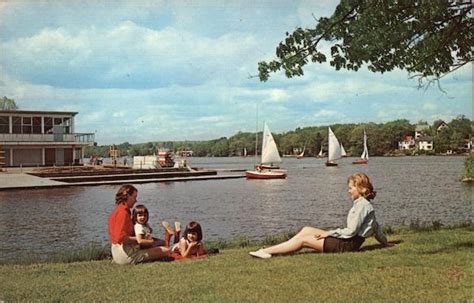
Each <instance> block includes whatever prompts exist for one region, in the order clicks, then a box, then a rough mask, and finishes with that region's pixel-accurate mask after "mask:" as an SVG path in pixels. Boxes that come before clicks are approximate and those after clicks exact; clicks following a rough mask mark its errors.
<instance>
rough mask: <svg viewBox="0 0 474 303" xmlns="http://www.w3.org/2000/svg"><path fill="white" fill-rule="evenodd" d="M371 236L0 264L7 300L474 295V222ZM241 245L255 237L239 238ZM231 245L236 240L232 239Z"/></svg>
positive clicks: (439, 298) (0, 286)
mask: <svg viewBox="0 0 474 303" xmlns="http://www.w3.org/2000/svg"><path fill="white" fill-rule="evenodd" d="M389 240H390V241H394V242H396V243H397V244H396V245H395V246H393V247H389V248H381V247H380V246H379V245H378V244H376V242H375V240H373V239H369V240H367V241H366V242H365V243H364V245H363V250H362V251H361V252H357V253H345V254H318V253H312V252H310V251H302V252H300V253H299V254H296V255H292V256H279V257H274V258H271V259H269V260H259V259H255V258H252V257H250V256H249V255H248V254H247V253H248V251H249V250H251V249H255V248H257V247H255V246H250V247H248V246H247V247H245V248H228V249H223V250H221V253H220V254H218V255H216V256H211V257H208V258H206V259H201V260H194V261H189V260H187V261H179V262H155V263H148V264H141V265H136V266H118V265H114V264H112V263H111V261H110V260H100V261H84V262H73V263H35V264H28V265H24V264H3V265H0V301H5V302H11V301H151V302H157V301H161V302H183V301H193V302H208V301H210V302H317V301H337V302H341V301H344V302H347V301H397V302H398V301H405V302H407V301H410V302H412V301H425V302H434V301H435V302H447V301H449V302H453V301H472V300H473V299H474V296H473V282H472V281H473V266H472V264H473V263H472V261H473V255H472V246H473V237H472V227H470V226H467V227H457V228H441V229H438V230H428V231H414V230H412V229H402V230H401V231H400V232H396V233H394V234H391V235H390V236H389ZM239 241H240V242H239V243H244V244H243V245H246V244H245V243H247V244H249V243H250V244H252V243H251V241H250V242H249V241H248V240H245V239H240V240H239ZM228 245H230V244H228Z"/></svg>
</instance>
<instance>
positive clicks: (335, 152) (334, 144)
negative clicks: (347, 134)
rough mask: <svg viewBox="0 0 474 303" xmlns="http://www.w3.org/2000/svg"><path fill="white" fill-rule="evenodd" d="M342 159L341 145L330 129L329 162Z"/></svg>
mask: <svg viewBox="0 0 474 303" xmlns="http://www.w3.org/2000/svg"><path fill="white" fill-rule="evenodd" d="M339 158H341V144H339V141H338V140H337V138H336V135H334V133H333V132H332V129H331V128H330V127H329V134H328V162H330V161H334V160H336V159H339Z"/></svg>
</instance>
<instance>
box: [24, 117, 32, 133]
mask: <svg viewBox="0 0 474 303" xmlns="http://www.w3.org/2000/svg"><path fill="white" fill-rule="evenodd" d="M32 129H33V127H32V124H31V117H23V127H22V133H23V134H31V132H32Z"/></svg>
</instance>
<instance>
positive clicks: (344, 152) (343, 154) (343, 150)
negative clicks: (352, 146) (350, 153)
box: [341, 143, 347, 157]
mask: <svg viewBox="0 0 474 303" xmlns="http://www.w3.org/2000/svg"><path fill="white" fill-rule="evenodd" d="M345 156H347V154H346V150H345V149H344V146H342V143H341V157H345Z"/></svg>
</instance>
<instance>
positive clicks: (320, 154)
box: [318, 145, 324, 158]
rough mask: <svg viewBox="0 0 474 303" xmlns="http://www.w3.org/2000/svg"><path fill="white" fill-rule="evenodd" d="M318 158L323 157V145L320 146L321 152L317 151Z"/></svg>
mask: <svg viewBox="0 0 474 303" xmlns="http://www.w3.org/2000/svg"><path fill="white" fill-rule="evenodd" d="M318 157H320V158H322V157H324V154H323V145H321V150H320V151H319V154H318Z"/></svg>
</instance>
